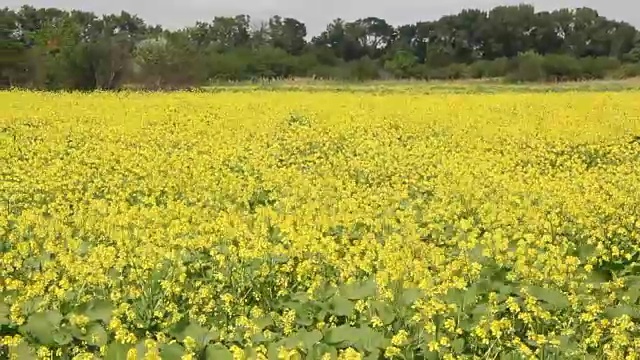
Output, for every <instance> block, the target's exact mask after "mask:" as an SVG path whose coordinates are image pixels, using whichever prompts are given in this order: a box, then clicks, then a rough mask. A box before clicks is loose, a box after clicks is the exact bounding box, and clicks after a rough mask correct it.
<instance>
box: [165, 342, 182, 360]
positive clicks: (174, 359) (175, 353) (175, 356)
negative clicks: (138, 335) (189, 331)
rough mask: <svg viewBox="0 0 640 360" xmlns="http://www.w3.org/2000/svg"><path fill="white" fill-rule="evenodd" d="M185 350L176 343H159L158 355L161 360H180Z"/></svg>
mask: <svg viewBox="0 0 640 360" xmlns="http://www.w3.org/2000/svg"><path fill="white" fill-rule="evenodd" d="M184 354H185V350H184V348H183V347H182V345H180V344H178V343H173V344H164V345H160V357H162V359H163V360H180V359H181V358H182V355H184Z"/></svg>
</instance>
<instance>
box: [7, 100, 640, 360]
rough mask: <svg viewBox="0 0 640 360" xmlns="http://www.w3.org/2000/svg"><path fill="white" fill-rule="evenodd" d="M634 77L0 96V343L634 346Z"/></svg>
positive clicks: (586, 349)
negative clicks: (457, 88)
mask: <svg viewBox="0 0 640 360" xmlns="http://www.w3.org/2000/svg"><path fill="white" fill-rule="evenodd" d="M638 95H639V94H638V92H637V91H630V92H619V93H615V92H606V93H604V92H591V93H586V92H585V93H579V92H571V93H555V94H544V93H539V94H532V93H525V94H508V93H504V94H468V95H460V94H437V95H420V94H416V92H415V91H411V89H409V90H408V91H407V93H406V94H402V93H400V92H396V93H394V94H386V95H385V94H380V93H377V94H375V95H372V94H366V93H352V94H350V93H349V92H340V93H337V92H330V91H318V92H315V93H310V92H303V91H299V92H292V91H289V92H269V91H257V90H255V91H237V92H219V93H216V94H211V93H197V92H175V93H170V94H169V93H167V94H148V93H135V92H119V93H115V92H101V93H91V94H80V93H45V92H25V91H12V92H3V93H0V102H2V104H4V105H5V109H7V111H4V112H2V113H1V114H0V160H1V161H2V163H3V164H6V166H5V167H4V168H3V169H2V171H3V173H2V176H3V181H2V182H0V204H2V206H1V207H0V218H1V219H2V222H0V357H2V358H8V357H9V355H15V356H16V357H17V358H19V359H30V358H34V357H36V356H37V357H38V358H51V357H55V358H63V359H66V358H96V357H97V358H105V359H128V358H137V357H140V358H142V357H143V356H144V358H158V357H160V358H163V359H188V358H198V359H243V358H247V359H265V358H267V359H276V358H310V359H361V358H369V359H380V358H390V359H432V358H433V359H435V358H445V359H447V358H456V357H460V358H531V357H536V358H544V359H555V358H602V359H604V358H606V359H626V358H633V356H635V354H637V353H638V350H639V349H640V341H639V339H640V326H639V324H640V305H639V301H640V278H639V276H640V273H639V271H640V265H639V264H640V263H639V262H640V244H639V241H640V227H639V224H640V220H639V219H638V202H637V197H635V196H634V194H637V193H639V192H640V188H639V184H640V168H639V167H638V166H637V165H638V161H640V147H639V146H640V145H639V144H638V142H637V141H636V140H637V139H636V138H637V136H638V134H640V123H639V122H638V121H637V116H638V114H640V103H638V102H637V101H634V100H635V99H637V97H638Z"/></svg>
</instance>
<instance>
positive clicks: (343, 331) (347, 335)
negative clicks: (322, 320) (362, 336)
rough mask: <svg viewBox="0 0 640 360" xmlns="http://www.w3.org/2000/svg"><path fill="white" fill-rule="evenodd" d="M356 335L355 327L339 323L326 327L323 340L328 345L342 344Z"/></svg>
mask: <svg viewBox="0 0 640 360" xmlns="http://www.w3.org/2000/svg"><path fill="white" fill-rule="evenodd" d="M358 335H359V333H358V329H357V328H354V327H351V326H348V325H341V326H338V327H335V328H330V329H328V330H327V331H326V332H325V335H324V342H325V343H327V344H329V345H337V344H342V343H346V342H350V341H351V340H353V339H355V338H357V337H358Z"/></svg>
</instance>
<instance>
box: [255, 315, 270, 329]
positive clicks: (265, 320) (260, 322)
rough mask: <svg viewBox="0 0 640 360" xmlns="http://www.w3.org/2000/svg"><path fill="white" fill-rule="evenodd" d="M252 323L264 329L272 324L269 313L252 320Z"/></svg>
mask: <svg viewBox="0 0 640 360" xmlns="http://www.w3.org/2000/svg"><path fill="white" fill-rule="evenodd" d="M253 323H254V324H256V326H257V327H258V328H259V329H260V330H264V329H266V328H268V327H269V326H273V318H271V316H270V315H266V316H263V317H261V318H259V319H256V320H254V321H253Z"/></svg>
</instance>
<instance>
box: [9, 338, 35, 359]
mask: <svg viewBox="0 0 640 360" xmlns="http://www.w3.org/2000/svg"><path fill="white" fill-rule="evenodd" d="M10 353H11V355H15V357H16V359H20V360H23V359H24V360H35V359H38V357H37V356H36V351H35V349H34V348H32V347H31V345H29V344H27V343H26V342H24V341H23V342H21V343H20V344H18V346H16V347H15V348H12V349H11V351H10Z"/></svg>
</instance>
